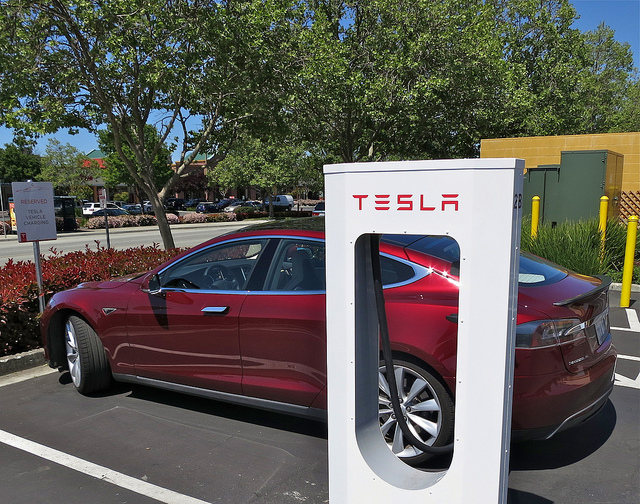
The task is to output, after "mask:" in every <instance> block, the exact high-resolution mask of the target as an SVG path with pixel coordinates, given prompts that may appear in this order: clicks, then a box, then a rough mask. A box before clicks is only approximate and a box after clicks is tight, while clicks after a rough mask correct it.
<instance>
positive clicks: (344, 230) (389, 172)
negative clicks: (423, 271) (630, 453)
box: [324, 159, 524, 504]
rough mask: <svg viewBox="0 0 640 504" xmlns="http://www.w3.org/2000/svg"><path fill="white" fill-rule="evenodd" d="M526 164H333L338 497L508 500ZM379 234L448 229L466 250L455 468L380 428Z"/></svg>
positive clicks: (332, 358) (334, 471)
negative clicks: (411, 460) (422, 466)
mask: <svg viewBox="0 0 640 504" xmlns="http://www.w3.org/2000/svg"><path fill="white" fill-rule="evenodd" d="M523 170H524V161H523V160H518V159H464V160H436V161H403V162H383V163H355V164H337V165H327V166H325V167H324V173H325V191H326V200H327V202H328V205H327V210H326V216H325V226H326V247H327V248H326V272H327V275H326V278H327V288H326V292H327V374H328V377H327V379H328V382H327V383H328V427H329V499H330V502H331V504H343V503H349V504H353V503H367V504H373V503H377V502H380V503H382V502H384V503H390V502H420V503H438V504H472V503H473V504H490V503H491V504H495V503H506V502H507V489H508V464H509V441H510V427H511V398H512V383H513V368H514V348H515V344H514V340H515V325H516V311H517V294H518V266H519V246H520V218H521V207H522V175H523ZM381 234H411V235H425V234H428V235H442V236H450V237H452V238H453V239H455V240H456V241H457V242H458V245H459V248H460V275H459V298H458V342H457V369H456V377H455V427H454V439H453V454H452V458H451V464H450V466H449V468H448V469H446V470H438V471H424V470H419V469H415V468H412V467H410V466H408V465H407V464H405V463H404V462H402V461H401V460H400V459H398V458H397V457H396V456H395V455H394V454H393V453H392V452H391V450H390V449H389V447H388V446H387V444H386V442H385V441H384V439H383V437H382V434H381V432H380V425H379V418H378V370H379V363H380V349H379V340H380V337H379V332H378V329H379V325H378V319H377V315H376V308H375V306H376V305H375V300H374V294H373V290H374V287H373V284H372V279H371V275H372V273H371V268H370V264H369V265H368V264H367V250H368V247H369V246H370V245H369V244H370V243H371V242H370V241H369V240H367V239H366V238H367V237H371V236H375V235H381ZM369 257H370V256H369ZM374 257H375V254H374ZM370 262H371V261H370V260H369V263H370ZM419 324H420V321H419V320H416V327H418V326H419ZM407 498H408V499H411V500H404V501H403V500H401V499H407Z"/></svg>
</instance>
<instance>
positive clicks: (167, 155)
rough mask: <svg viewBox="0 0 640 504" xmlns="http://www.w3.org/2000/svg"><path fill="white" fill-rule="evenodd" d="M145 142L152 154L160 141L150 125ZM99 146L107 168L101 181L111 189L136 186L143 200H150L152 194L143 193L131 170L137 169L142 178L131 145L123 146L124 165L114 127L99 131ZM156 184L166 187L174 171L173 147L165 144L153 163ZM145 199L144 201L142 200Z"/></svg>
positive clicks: (145, 129)
mask: <svg viewBox="0 0 640 504" xmlns="http://www.w3.org/2000/svg"><path fill="white" fill-rule="evenodd" d="M144 132H145V134H144V141H145V144H146V149H147V150H148V151H152V150H153V149H154V148H155V146H156V145H157V144H158V142H160V135H159V133H158V130H157V129H156V127H155V126H153V125H151V124H147V125H145V127H144ZM98 146H99V148H100V150H101V151H102V152H103V153H104V154H106V157H105V158H104V163H105V168H104V170H103V171H102V175H101V176H102V179H103V180H104V181H105V184H106V185H107V186H108V187H116V186H117V185H119V184H126V185H133V186H134V187H135V188H136V192H137V193H138V196H139V197H140V199H149V195H148V194H146V193H145V192H144V188H142V187H140V186H138V184H137V183H136V177H134V176H133V175H132V174H131V172H130V169H129V167H130V166H135V167H136V169H137V173H138V175H139V178H141V176H142V171H143V170H142V167H141V166H140V165H139V164H138V160H137V159H136V156H135V154H134V152H133V151H132V150H131V148H130V147H129V146H128V145H123V146H122V149H121V151H122V154H124V156H126V159H127V162H124V161H123V160H122V158H121V156H120V154H119V153H118V151H117V149H116V145H115V136H114V135H113V130H112V128H111V127H107V129H105V130H101V131H99V132H98ZM151 168H152V172H153V177H154V182H155V185H156V187H163V186H164V185H165V184H166V183H167V181H168V180H169V179H171V176H172V175H173V173H174V172H173V170H172V168H171V148H170V147H168V146H167V145H166V144H163V145H162V146H161V147H160V149H159V150H158V153H157V155H156V157H155V159H153V161H152V163H151ZM142 196H144V198H142Z"/></svg>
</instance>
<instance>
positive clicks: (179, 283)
mask: <svg viewBox="0 0 640 504" xmlns="http://www.w3.org/2000/svg"><path fill="white" fill-rule="evenodd" d="M166 287H176V288H177V289H191V290H193V289H198V290H199V289H200V287H199V286H198V285H196V284H194V283H193V282H190V281H189V280H187V279H186V278H174V279H173V280H171V281H170V282H168V283H167V285H166Z"/></svg>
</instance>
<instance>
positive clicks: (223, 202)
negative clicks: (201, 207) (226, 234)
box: [215, 198, 236, 212]
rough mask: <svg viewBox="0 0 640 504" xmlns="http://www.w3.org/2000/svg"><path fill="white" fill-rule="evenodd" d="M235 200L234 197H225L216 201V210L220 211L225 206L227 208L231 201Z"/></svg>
mask: <svg viewBox="0 0 640 504" xmlns="http://www.w3.org/2000/svg"><path fill="white" fill-rule="evenodd" d="M234 201H236V200H235V199H234V198H225V199H221V200H220V201H217V202H216V203H215V205H216V206H215V208H216V210H215V211H216V212H222V211H223V210H224V209H225V208H227V207H228V206H229V205H230V204H231V203H233V202H234Z"/></svg>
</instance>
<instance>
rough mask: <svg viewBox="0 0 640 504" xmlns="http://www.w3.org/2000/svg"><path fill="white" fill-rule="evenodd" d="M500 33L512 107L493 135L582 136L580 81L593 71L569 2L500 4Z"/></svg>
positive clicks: (501, 1) (505, 0)
mask: <svg viewBox="0 0 640 504" xmlns="http://www.w3.org/2000/svg"><path fill="white" fill-rule="evenodd" d="M495 5H496V8H497V13H496V21H497V33H496V35H499V36H500V38H501V40H502V43H503V52H504V55H503V58H504V60H505V62H506V63H507V65H508V76H507V80H506V83H507V95H508V97H509V100H508V102H507V107H506V108H503V109H502V110H501V112H504V113H505V116H504V117H505V120H503V124H502V129H503V130H502V131H497V132H496V133H498V134H497V135H494V136H536V135H541V136H542V135H561V134H572V133H578V132H579V128H580V112H581V110H582V108H583V107H584V103H583V96H582V94H581V93H580V85H579V84H580V80H581V78H582V75H583V73H584V72H585V70H586V68H587V66H588V50H587V47H586V45H585V43H584V36H583V34H582V33H581V32H580V31H579V30H577V29H575V28H572V25H573V23H574V21H575V20H576V19H577V14H576V10H575V9H574V8H573V6H572V5H571V3H570V1H569V0H496V1H495Z"/></svg>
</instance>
